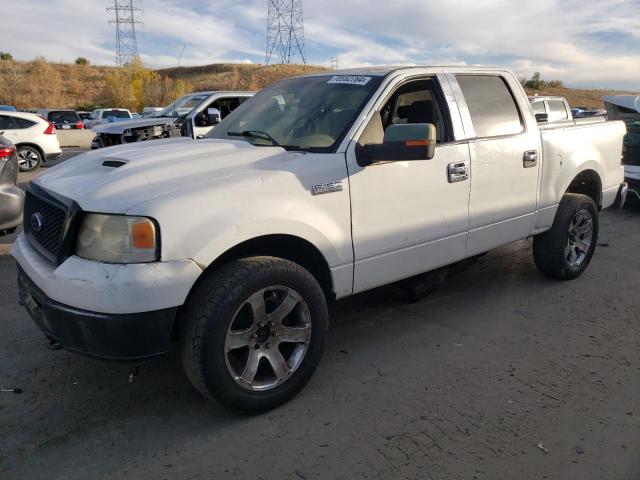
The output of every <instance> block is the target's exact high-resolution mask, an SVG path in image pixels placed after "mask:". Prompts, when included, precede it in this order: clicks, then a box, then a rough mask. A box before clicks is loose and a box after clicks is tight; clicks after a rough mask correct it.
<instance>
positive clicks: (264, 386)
mask: <svg viewBox="0 0 640 480" xmlns="http://www.w3.org/2000/svg"><path fill="white" fill-rule="evenodd" d="M310 341H311V314H310V311H309V307H308V305H307V303H306V302H305V300H304V299H303V298H302V297H301V296H300V294H298V292H296V291H295V290H293V289H292V288H289V287H284V286H273V287H268V288H265V289H262V290H260V291H258V292H256V293H254V294H253V295H251V296H250V297H249V298H247V299H246V300H245V301H244V302H243V303H242V305H241V306H240V308H239V309H238V311H237V312H236V314H235V315H234V318H233V319H232V321H231V323H230V325H229V328H228V329H227V335H226V338H225V342H224V355H225V361H226V365H227V369H228V371H229V373H230V374H231V376H232V378H233V379H234V380H235V381H236V383H238V384H239V385H240V386H241V387H242V388H244V389H246V390H250V391H266V390H271V389H273V388H275V387H276V386H278V385H281V384H283V383H284V382H286V381H287V380H288V379H289V378H290V377H291V375H293V373H294V372H295V371H296V370H297V369H298V367H299V366H300V365H301V363H302V361H303V360H304V358H305V355H306V353H307V351H308V349H309V344H310Z"/></svg>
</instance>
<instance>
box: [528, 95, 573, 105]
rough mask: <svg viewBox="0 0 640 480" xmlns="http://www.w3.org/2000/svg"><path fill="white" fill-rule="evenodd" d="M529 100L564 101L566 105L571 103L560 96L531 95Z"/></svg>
mask: <svg viewBox="0 0 640 480" xmlns="http://www.w3.org/2000/svg"><path fill="white" fill-rule="evenodd" d="M529 100H531V101H533V100H562V101H563V102H565V103H569V102H568V101H567V99H566V98H565V97H562V96H560V95H529Z"/></svg>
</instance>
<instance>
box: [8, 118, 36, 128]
mask: <svg viewBox="0 0 640 480" xmlns="http://www.w3.org/2000/svg"><path fill="white" fill-rule="evenodd" d="M13 122H14V124H15V128H21V129H22V128H30V127H33V126H34V125H35V124H36V122H32V121H31V120H27V119H26V118H18V117H14V118H13Z"/></svg>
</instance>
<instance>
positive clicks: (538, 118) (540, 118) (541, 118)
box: [536, 113, 549, 123]
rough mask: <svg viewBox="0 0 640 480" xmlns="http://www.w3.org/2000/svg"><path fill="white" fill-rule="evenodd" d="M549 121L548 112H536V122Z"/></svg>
mask: <svg viewBox="0 0 640 480" xmlns="http://www.w3.org/2000/svg"><path fill="white" fill-rule="evenodd" d="M548 121H549V114H548V113H536V122H538V123H546V122H548Z"/></svg>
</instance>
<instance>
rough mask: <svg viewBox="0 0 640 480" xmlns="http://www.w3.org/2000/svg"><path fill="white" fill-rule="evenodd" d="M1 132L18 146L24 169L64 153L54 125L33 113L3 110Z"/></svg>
mask: <svg viewBox="0 0 640 480" xmlns="http://www.w3.org/2000/svg"><path fill="white" fill-rule="evenodd" d="M0 135H3V136H4V137H5V138H7V139H8V140H10V141H11V142H12V143H13V144H14V145H15V146H16V149H17V152H18V168H19V169H20V171H21V172H30V171H32V170H35V169H36V168H38V166H40V165H41V164H42V163H43V162H47V161H49V160H55V159H56V158H58V157H60V155H62V150H60V143H59V142H58V137H57V136H56V127H55V125H54V124H53V123H51V122H49V121H48V120H45V119H44V118H42V117H40V116H39V115H36V114H34V113H25V112H0Z"/></svg>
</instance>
